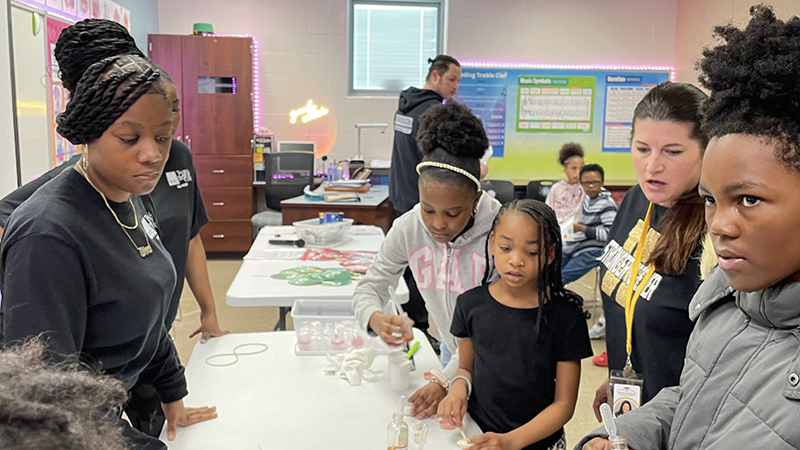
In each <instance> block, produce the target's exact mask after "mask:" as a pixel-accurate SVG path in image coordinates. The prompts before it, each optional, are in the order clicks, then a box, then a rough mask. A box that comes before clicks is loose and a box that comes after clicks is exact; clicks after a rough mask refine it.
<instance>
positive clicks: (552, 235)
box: [492, 199, 583, 335]
mask: <svg viewBox="0 0 800 450" xmlns="http://www.w3.org/2000/svg"><path fill="white" fill-rule="evenodd" d="M508 211H516V212H519V213H523V214H527V215H529V216H530V217H531V218H532V219H533V220H534V221H535V222H536V225H537V226H536V228H537V229H538V236H537V240H538V242H540V245H539V248H540V249H541V250H540V251H539V274H538V286H537V287H538V295H539V311H540V313H539V314H537V316H536V334H537V335H538V333H539V329H540V326H541V323H542V320H545V321H546V320H547V317H546V316H547V313H548V312H549V311H550V306H551V301H552V300H559V299H563V300H566V301H568V302H570V303H573V304H575V305H577V306H578V307H579V308H580V307H583V299H582V298H581V297H580V296H579V295H577V294H575V293H574V292H571V291H569V290H567V289H565V288H564V283H562V282H561V248H562V244H561V226H560V225H559V224H558V219H556V213H555V211H553V209H552V208H550V207H549V206H547V205H546V204H545V203H544V202H540V201H539V200H533V199H522V200H519V199H518V200H513V201H511V202H509V203H506V204H505V205H503V207H502V208H500V211H498V212H497V216H496V217H495V218H494V223H493V224H492V232H494V231H495V228H497V223H498V222H499V221H500V218H501V217H503V215H504V214H505V213H507V212H508ZM550 249H553V250H554V251H555V257H554V258H553V261H552V262H550V263H549V264H547V263H546V262H547V255H548V254H549V252H550ZM543 317H544V319H543Z"/></svg>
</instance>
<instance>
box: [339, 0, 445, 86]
mask: <svg viewBox="0 0 800 450" xmlns="http://www.w3.org/2000/svg"><path fill="white" fill-rule="evenodd" d="M442 1H443V0H435V1H434V0H431V1H361V0H350V5H349V6H350V13H349V19H350V20H349V27H350V30H349V32H350V35H349V46H350V48H349V53H348V56H349V61H348V65H349V89H348V91H349V93H350V94H372V95H374V94H396V93H398V92H400V91H402V90H403V89H405V88H407V87H409V86H417V87H422V86H423V85H424V84H425V76H426V75H427V74H428V67H430V64H428V58H435V57H436V55H438V54H440V53H442V16H443V12H442V10H443V7H442Z"/></svg>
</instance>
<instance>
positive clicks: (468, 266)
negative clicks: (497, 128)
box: [353, 101, 500, 417]
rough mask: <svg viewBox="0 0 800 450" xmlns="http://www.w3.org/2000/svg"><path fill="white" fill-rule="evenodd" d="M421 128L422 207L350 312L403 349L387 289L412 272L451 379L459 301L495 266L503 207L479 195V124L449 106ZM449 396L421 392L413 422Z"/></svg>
mask: <svg viewBox="0 0 800 450" xmlns="http://www.w3.org/2000/svg"><path fill="white" fill-rule="evenodd" d="M419 122H420V124H419V132H418V135H417V144H418V146H419V149H420V152H421V153H422V155H423V157H422V162H421V163H420V164H419V165H418V166H417V168H416V170H417V172H418V173H419V175H420V177H419V192H420V193H419V200H420V203H419V204H417V205H416V206H414V207H413V208H412V209H411V211H409V212H407V213H406V214H403V215H402V216H401V217H399V218H398V219H397V220H395V222H394V224H393V225H392V228H391V229H390V230H389V233H388V234H387V235H386V240H385V241H384V243H383V245H382V246H381V250H380V252H379V253H378V255H377V256H376V257H375V261H374V263H373V265H372V266H371V267H370V269H369V270H368V271H367V274H366V275H365V277H364V278H363V279H362V280H361V282H359V284H358V286H357V287H356V290H355V295H354V297H353V310H354V311H355V313H356V317H357V319H358V321H359V324H360V325H361V327H363V328H365V329H368V330H369V331H372V332H374V333H376V334H378V335H379V336H380V337H381V339H383V340H384V341H386V342H387V343H388V344H391V345H400V344H402V343H403V342H404V341H403V336H404V334H405V331H407V330H405V329H404V328H405V326H406V325H405V323H404V321H403V319H402V318H401V317H400V316H397V315H393V314H385V313H384V312H383V309H384V307H385V306H386V303H387V302H388V301H389V287H390V286H391V287H395V286H396V285H397V281H398V279H399V278H400V277H401V276H402V274H403V271H404V270H405V269H406V267H409V268H410V269H411V271H412V273H413V275H414V279H415V280H416V281H417V286H418V288H419V290H420V293H421V294H422V297H423V299H424V300H425V306H426V307H427V309H428V312H429V314H430V315H429V319H430V322H431V325H432V326H431V329H433V328H434V327H435V328H436V329H437V330H438V338H439V339H440V340H441V342H442V344H443V345H444V346H445V347H446V348H447V350H449V351H450V353H452V354H453V355H454V356H453V358H452V359H451V360H450V362H449V363H448V364H447V366H446V367H445V370H444V372H445V374H447V375H448V376H450V377H452V376H454V375H455V372H456V369H457V368H458V357H457V356H456V355H457V354H458V353H457V340H456V338H455V337H453V336H452V335H451V334H450V333H449V330H450V323H451V322H452V320H453V311H454V309H455V302H456V298H457V297H458V296H459V295H460V294H462V293H463V292H465V291H467V290H469V289H471V288H473V287H475V286H479V285H481V284H483V283H484V282H485V281H486V279H487V278H488V275H489V272H490V268H491V266H492V264H491V261H490V260H489V257H488V256H487V255H488V251H487V237H488V235H489V232H490V230H491V227H492V222H493V221H494V218H495V215H496V214H497V211H498V210H499V209H500V203H499V202H498V201H497V200H495V199H493V198H491V197H490V196H487V195H482V191H481V186H480V181H479V177H480V161H479V159H480V158H481V157H482V156H483V153H484V150H485V149H486V148H487V147H488V146H489V142H488V139H487V138H486V132H485V131H484V129H483V124H482V123H481V121H480V119H478V118H477V117H476V116H475V115H474V114H472V111H470V110H469V108H467V107H466V106H464V105H462V104H460V103H457V102H453V101H451V102H448V103H447V104H446V105H434V106H432V107H430V108H429V109H428V110H427V111H426V112H425V113H424V114H422V115H421V116H420V118H419ZM432 334H433V333H432ZM445 395H446V391H445V389H444V388H443V386H441V385H439V384H436V383H431V384H428V385H426V386H425V387H423V388H421V389H420V390H418V391H417V392H416V393H415V394H414V395H413V396H412V397H411V398H410V401H411V402H412V403H414V414H415V415H418V416H420V417H427V416H430V415H433V414H434V413H435V412H436V408H437V406H438V404H439V401H441V399H442V398H444V396H445Z"/></svg>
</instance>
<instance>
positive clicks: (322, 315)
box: [292, 300, 390, 355]
mask: <svg viewBox="0 0 800 450" xmlns="http://www.w3.org/2000/svg"><path fill="white" fill-rule="evenodd" d="M350 304H351V302H350V301H349V300H295V301H294V304H293V305H292V320H294V329H295V335H296V336H297V344H295V348H294V352H295V354H297V355H327V354H335V353H343V352H346V351H348V350H350V349H351V348H365V347H372V348H375V349H376V350H378V353H382V354H384V353H388V352H389V350H390V349H389V346H388V345H386V343H384V342H383V341H382V340H381V339H380V338H378V337H375V336H369V335H367V333H365V332H364V331H362V330H361V329H360V328H359V327H358V322H356V316H355V313H354V312H353V309H352V307H351V306H350Z"/></svg>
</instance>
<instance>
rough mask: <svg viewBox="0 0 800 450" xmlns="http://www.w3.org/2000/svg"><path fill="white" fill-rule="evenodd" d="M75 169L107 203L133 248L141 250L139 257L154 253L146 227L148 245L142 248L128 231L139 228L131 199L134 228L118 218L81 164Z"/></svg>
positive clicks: (137, 217)
mask: <svg viewBox="0 0 800 450" xmlns="http://www.w3.org/2000/svg"><path fill="white" fill-rule="evenodd" d="M81 159H83V158H81ZM75 168H76V169H78V172H80V174H81V175H83V178H86V181H87V182H88V183H89V185H90V186H91V187H93V188H94V190H95V191H97V193H98V194H100V197H103V202H105V204H106V208H108V210H109V211H111V215H112V216H114V219H115V220H116V221H117V223H118V224H119V226H120V227H122V231H124V232H125V236H128V239H129V240H130V241H131V244H133V246H134V247H135V248H136V250H139V255H140V256H141V257H142V258H144V257H145V256H147V255H149V254H151V253H153V247H151V246H150V239H149V238H148V237H147V232H145V231H144V227H142V234H144V240H145V242H146V244H145V245H143V246H141V247H139V246H138V245H136V242H134V240H133V237H131V234H130V233H128V230H135V229H137V228H139V216H137V215H136V206H134V204H133V201H132V200H131V198H130V197H128V203H130V205H131V208H133V217H134V219H135V222H134V225H133V226H129V225H125V224H124V223H122V221H121V220H119V217H117V213H115V212H114V209H113V208H111V205H109V204H108V199H107V198H106V196H105V194H103V193H102V192H100V189H97V187H96V186H95V185H94V183H92V180H90V179H89V176H88V175H87V174H86V172H85V171H84V169H83V168H82V167H81V165H80V164H75Z"/></svg>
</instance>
